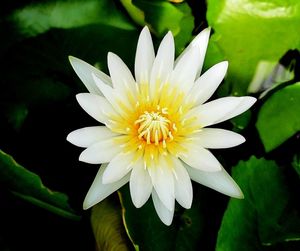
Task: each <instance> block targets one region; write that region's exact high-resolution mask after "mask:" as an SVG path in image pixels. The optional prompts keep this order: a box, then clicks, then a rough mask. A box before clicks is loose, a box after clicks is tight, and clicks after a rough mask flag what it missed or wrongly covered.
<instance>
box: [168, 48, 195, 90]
mask: <svg viewBox="0 0 300 251" xmlns="http://www.w3.org/2000/svg"><path fill="white" fill-rule="evenodd" d="M197 52H198V48H196V47H193V48H191V49H190V50H189V51H187V52H186V53H185V54H184V55H183V56H182V57H181V58H180V60H179V61H178V63H177V64H176V66H175V69H174V71H173V72H172V75H171V78H170V83H171V84H172V85H175V86H178V87H179V88H181V89H182V90H183V91H184V92H185V93H188V91H189V90H190V89H191V88H192V86H193V84H194V81H195V78H196V74H197V70H198V68H199V63H200V60H199V54H197Z"/></svg>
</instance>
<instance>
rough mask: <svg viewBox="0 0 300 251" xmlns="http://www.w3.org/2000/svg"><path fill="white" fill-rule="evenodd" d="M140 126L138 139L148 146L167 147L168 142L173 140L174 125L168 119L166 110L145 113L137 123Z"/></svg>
mask: <svg viewBox="0 0 300 251" xmlns="http://www.w3.org/2000/svg"><path fill="white" fill-rule="evenodd" d="M135 124H136V125H138V138H139V139H143V140H145V141H146V142H147V144H148V145H149V144H154V145H156V146H157V145H159V144H160V143H162V144H163V146H164V147H165V146H166V141H167V140H170V141H172V140H173V138H174V137H173V135H172V130H171V129H172V127H174V126H173V125H174V124H173V123H172V122H171V121H170V120H169V119H168V118H167V117H166V110H164V109H162V110H161V112H160V111H155V112H154V111H152V112H148V111H145V112H144V113H143V114H141V115H140V116H139V118H138V119H137V120H136V121H135Z"/></svg>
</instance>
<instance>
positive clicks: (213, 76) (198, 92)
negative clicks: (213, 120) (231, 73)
mask: <svg viewBox="0 0 300 251" xmlns="http://www.w3.org/2000/svg"><path fill="white" fill-rule="evenodd" d="M227 68H228V62H227V61H223V62H220V63H218V64H216V65H214V66H213V67H211V68H210V69H208V70H207V71H206V72H205V73H204V74H203V75H201V76H200V78H198V79H197V81H196V82H195V84H194V86H193V88H192V89H191V91H190V93H189V95H188V96H187V97H186V102H187V103H193V104H194V106H197V105H200V104H203V103H204V102H206V101H207V100H208V99H209V98H210V97H211V96H212V95H213V93H214V92H215V91H216V89H217V88H218V86H219V85H220V83H221V82H222V80H223V78H224V76H225V74H226V71H227Z"/></svg>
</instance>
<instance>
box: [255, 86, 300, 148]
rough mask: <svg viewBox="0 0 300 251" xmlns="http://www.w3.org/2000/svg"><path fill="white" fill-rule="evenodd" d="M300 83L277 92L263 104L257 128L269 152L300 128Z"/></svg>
mask: <svg viewBox="0 0 300 251" xmlns="http://www.w3.org/2000/svg"><path fill="white" fill-rule="evenodd" d="M299 114H300V83H299V82H298V83H296V84H293V85H290V86H287V87H285V88H283V89H281V90H279V91H277V92H275V93H274V94H273V95H272V96H271V97H270V98H269V99H267V101H266V102H265V103H264V105H263V106H262V108H261V110H260V111H259V114H258V120H257V123H256V128H257V129H258V132H259V135H260V138H261V140H262V142H263V144H264V147H265V149H266V151H267V152H269V151H271V150H273V149H275V148H276V147H278V146H279V145H281V144H282V143H283V142H284V141H286V140H287V139H288V138H290V137H291V136H293V135H294V134H295V133H297V132H298V131H299V130H300V116H299Z"/></svg>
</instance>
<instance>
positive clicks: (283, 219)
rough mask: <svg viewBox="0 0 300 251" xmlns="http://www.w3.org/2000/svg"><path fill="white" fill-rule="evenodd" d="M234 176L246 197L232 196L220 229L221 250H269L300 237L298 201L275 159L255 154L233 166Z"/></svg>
mask: <svg viewBox="0 0 300 251" xmlns="http://www.w3.org/2000/svg"><path fill="white" fill-rule="evenodd" d="M233 178H234V179H235V180H236V181H237V183H238V184H239V185H240V187H241V189H242V190H243V192H244V195H245V199H244V200H236V199H231V200H230V202H229V204H228V208H227V210H226V212H225V214H224V217H223V220H222V224H221V228H220V230H219V234H218V240H217V246H216V250H217V251H221V250H222V251H223V250H230V251H235V250H246V251H248V250H249V251H252V250H253V251H254V250H265V247H267V246H274V247H276V245H279V244H280V243H287V242H292V241H297V240H300V217H299V215H298V213H297V210H296V208H295V206H293V205H294V204H295V201H293V200H292V199H293V198H292V196H291V195H290V193H289V190H288V186H287V183H286V180H285V178H284V175H283V172H282V170H281V169H280V168H279V167H278V166H277V165H276V163H275V162H274V161H267V160H265V159H257V158H255V157H251V158H250V159H249V160H248V161H241V162H239V163H238V165H237V166H236V167H234V169H233ZM298 244H300V243H298ZM298 246H299V245H298ZM275 250H282V249H275Z"/></svg>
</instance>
